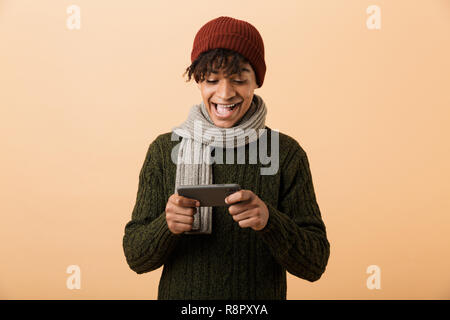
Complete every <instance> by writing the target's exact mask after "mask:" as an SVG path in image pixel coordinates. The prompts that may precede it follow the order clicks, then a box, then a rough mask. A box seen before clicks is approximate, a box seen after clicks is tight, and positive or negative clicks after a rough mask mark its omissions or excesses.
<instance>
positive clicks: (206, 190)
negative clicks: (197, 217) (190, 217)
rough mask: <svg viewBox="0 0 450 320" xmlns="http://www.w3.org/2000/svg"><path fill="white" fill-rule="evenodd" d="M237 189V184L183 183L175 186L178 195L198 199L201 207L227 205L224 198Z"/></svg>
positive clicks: (238, 188)
mask: <svg viewBox="0 0 450 320" xmlns="http://www.w3.org/2000/svg"><path fill="white" fill-rule="evenodd" d="M239 190H241V187H240V186H239V185H238V184H203V185H184V186H179V187H178V188H177V192H178V194H179V195H180V196H183V197H186V198H190V199H195V200H198V201H200V206H201V207H221V206H227V204H226V203H225V198H226V197H228V196H229V195H230V194H232V193H235V192H236V191H239Z"/></svg>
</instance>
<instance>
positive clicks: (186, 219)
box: [173, 214, 194, 226]
mask: <svg viewBox="0 0 450 320" xmlns="http://www.w3.org/2000/svg"><path fill="white" fill-rule="evenodd" d="M173 219H174V222H175V223H181V224H188V225H191V226H192V224H193V223H194V217H193V216H185V215H181V214H177V215H176V216H175V217H174V218H173Z"/></svg>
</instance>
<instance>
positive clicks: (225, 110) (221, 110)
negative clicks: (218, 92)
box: [211, 101, 242, 118]
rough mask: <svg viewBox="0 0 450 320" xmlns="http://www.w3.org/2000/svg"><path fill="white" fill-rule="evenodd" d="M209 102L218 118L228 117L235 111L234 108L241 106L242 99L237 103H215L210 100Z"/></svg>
mask: <svg viewBox="0 0 450 320" xmlns="http://www.w3.org/2000/svg"><path fill="white" fill-rule="evenodd" d="M211 104H212V106H213V107H214V108H213V109H214V111H215V113H216V115H217V116H218V117H219V118H228V117H229V116H231V115H232V114H233V113H234V112H235V110H237V109H238V108H239V107H240V106H241V104H242V101H241V102H239V103H234V104H228V105H223V104H217V103H214V102H211Z"/></svg>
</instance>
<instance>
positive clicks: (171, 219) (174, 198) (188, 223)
mask: <svg viewBox="0 0 450 320" xmlns="http://www.w3.org/2000/svg"><path fill="white" fill-rule="evenodd" d="M198 206H200V202H198V201H197V200H195V199H189V198H186V197H183V196H180V195H178V194H177V193H174V194H173V195H171V196H170V197H169V200H167V204H166V222H167V226H168V227H169V230H170V232H172V233H173V234H180V233H183V232H185V231H190V230H192V224H193V223H194V214H195V213H196V212H197V209H196V207H198Z"/></svg>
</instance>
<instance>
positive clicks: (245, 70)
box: [211, 68, 250, 74]
mask: <svg viewBox="0 0 450 320" xmlns="http://www.w3.org/2000/svg"><path fill="white" fill-rule="evenodd" d="M241 72H250V70H248V69H247V68H242V69H241ZM211 73H215V74H217V73H219V72H218V71H217V70H211Z"/></svg>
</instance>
